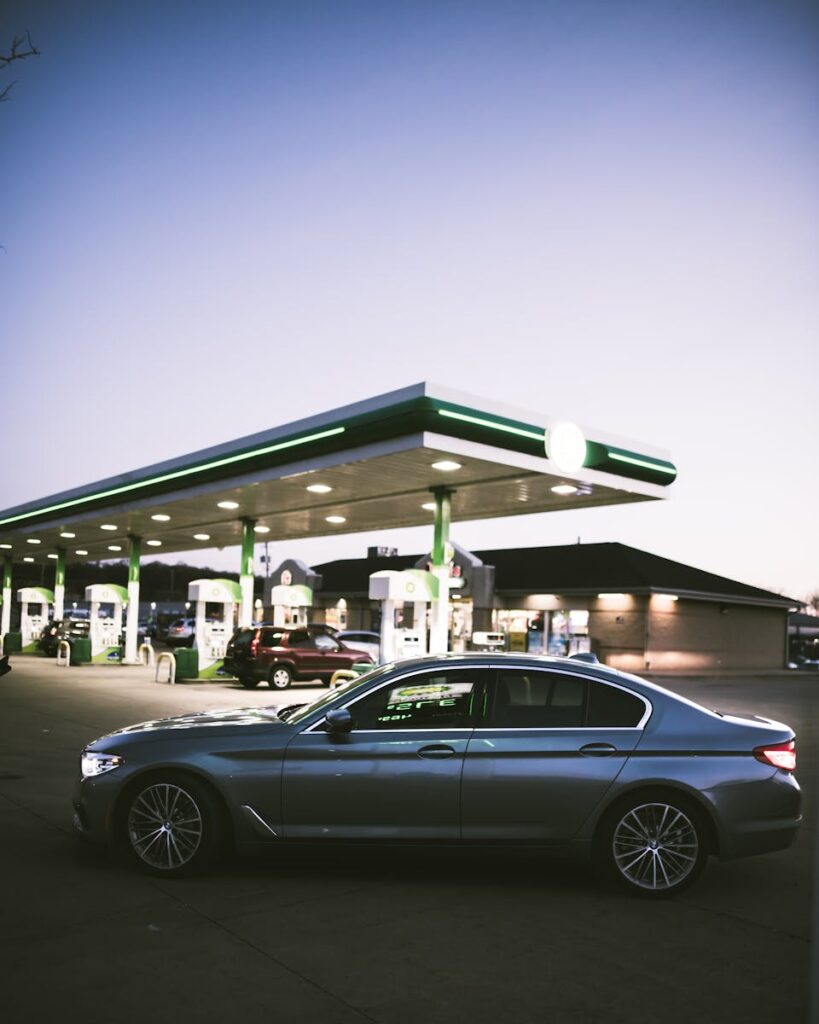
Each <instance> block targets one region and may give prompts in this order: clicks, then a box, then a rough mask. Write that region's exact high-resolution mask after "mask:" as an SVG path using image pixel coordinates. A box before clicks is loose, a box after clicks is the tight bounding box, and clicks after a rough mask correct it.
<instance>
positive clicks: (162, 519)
mask: <svg viewBox="0 0 819 1024" xmlns="http://www.w3.org/2000/svg"><path fill="white" fill-rule="evenodd" d="M151 519H153V521H154V522H155V523H168V522H170V519H171V517H170V516H166V515H165V513H164V512H156V513H155V514H154V515H152V516H151Z"/></svg>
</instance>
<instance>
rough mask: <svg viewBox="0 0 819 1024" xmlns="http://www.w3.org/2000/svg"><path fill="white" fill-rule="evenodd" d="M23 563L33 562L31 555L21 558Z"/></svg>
mask: <svg viewBox="0 0 819 1024" xmlns="http://www.w3.org/2000/svg"><path fill="white" fill-rule="evenodd" d="M23 561H24V562H33V561H34V559H33V558H32V557H31V555H25V556H24V557H23Z"/></svg>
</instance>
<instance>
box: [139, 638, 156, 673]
mask: <svg viewBox="0 0 819 1024" xmlns="http://www.w3.org/2000/svg"><path fill="white" fill-rule="evenodd" d="M143 651H145V652H146V653H145V657H144V658H143V656H142V652H143ZM137 657H138V658H139V663H140V665H147V666H148V667H149V668H153V667H154V665H155V664H156V656H155V655H154V649H153V646H152V645H151V644H140V645H139V650H138V651H137Z"/></svg>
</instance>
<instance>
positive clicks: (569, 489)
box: [552, 484, 577, 494]
mask: <svg viewBox="0 0 819 1024" xmlns="http://www.w3.org/2000/svg"><path fill="white" fill-rule="evenodd" d="M552 494H577V488H576V487H575V486H574V484H558V485H557V487H553V488H552Z"/></svg>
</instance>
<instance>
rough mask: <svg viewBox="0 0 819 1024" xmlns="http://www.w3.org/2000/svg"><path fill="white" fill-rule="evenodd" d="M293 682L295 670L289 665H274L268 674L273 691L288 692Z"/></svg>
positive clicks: (269, 684)
mask: <svg viewBox="0 0 819 1024" xmlns="http://www.w3.org/2000/svg"><path fill="white" fill-rule="evenodd" d="M292 682H293V670H292V669H291V668H288V666H287V665H274V666H273V667H272V668H271V669H270V671H269V672H268V674H267V685H268V686H269V687H270V689H271V690H287V689H289V687H290V684H291V683H292Z"/></svg>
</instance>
